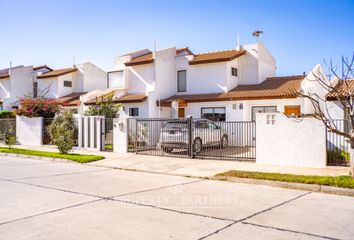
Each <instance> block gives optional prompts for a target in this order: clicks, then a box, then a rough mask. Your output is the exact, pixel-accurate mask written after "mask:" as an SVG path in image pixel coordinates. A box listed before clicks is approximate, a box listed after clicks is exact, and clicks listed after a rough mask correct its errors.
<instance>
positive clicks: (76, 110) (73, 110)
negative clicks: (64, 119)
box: [70, 108, 79, 114]
mask: <svg viewBox="0 0 354 240" xmlns="http://www.w3.org/2000/svg"><path fill="white" fill-rule="evenodd" d="M70 112H71V113H72V114H78V113H79V109H77V108H71V109H70Z"/></svg>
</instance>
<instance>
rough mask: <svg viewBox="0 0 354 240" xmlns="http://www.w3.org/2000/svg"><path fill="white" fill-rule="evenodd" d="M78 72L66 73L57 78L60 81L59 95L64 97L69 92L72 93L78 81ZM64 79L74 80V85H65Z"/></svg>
mask: <svg viewBox="0 0 354 240" xmlns="http://www.w3.org/2000/svg"><path fill="white" fill-rule="evenodd" d="M76 74H77V72H73V73H69V74H65V75H62V76H59V77H58V78H57V79H58V80H57V81H58V96H59V97H63V96H66V95H68V94H71V93H73V92H74V89H75V85H76V81H75V75H76ZM64 81H71V82H72V87H65V86H64Z"/></svg>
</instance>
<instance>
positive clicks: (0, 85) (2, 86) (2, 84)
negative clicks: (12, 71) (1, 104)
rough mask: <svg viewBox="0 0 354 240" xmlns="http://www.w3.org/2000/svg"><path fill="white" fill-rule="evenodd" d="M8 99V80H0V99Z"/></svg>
mask: <svg viewBox="0 0 354 240" xmlns="http://www.w3.org/2000/svg"><path fill="white" fill-rule="evenodd" d="M8 97H10V78H3V79H0V99H4V98H8Z"/></svg>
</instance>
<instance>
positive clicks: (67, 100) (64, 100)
mask: <svg viewBox="0 0 354 240" xmlns="http://www.w3.org/2000/svg"><path fill="white" fill-rule="evenodd" d="M86 93H87V92H75V93H71V94H69V95H66V96H63V97H61V98H59V99H58V102H59V103H60V104H61V105H63V106H79V105H80V104H81V102H80V96H82V95H84V94H86Z"/></svg>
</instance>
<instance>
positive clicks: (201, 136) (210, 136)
mask: <svg viewBox="0 0 354 240" xmlns="http://www.w3.org/2000/svg"><path fill="white" fill-rule="evenodd" d="M189 128H190V130H189ZM189 131H190V134H191V136H189ZM189 137H191V142H192V147H193V151H194V152H195V153H199V152H200V151H201V150H202V148H203V147H209V146H220V147H221V148H226V147H227V146H228V143H229V141H228V136H227V133H226V131H225V129H223V128H222V127H220V126H219V125H217V124H216V123H214V122H212V121H210V120H207V119H199V120H194V121H193V123H192V126H190V127H189V126H188V123H187V121H185V120H171V121H168V122H167V123H166V124H164V125H163V126H162V129H161V133H160V140H159V145H160V146H161V148H162V150H163V151H164V152H166V153H170V152H172V151H173V150H174V149H188V146H189V144H188V143H189V140H188V139H189Z"/></svg>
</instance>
